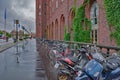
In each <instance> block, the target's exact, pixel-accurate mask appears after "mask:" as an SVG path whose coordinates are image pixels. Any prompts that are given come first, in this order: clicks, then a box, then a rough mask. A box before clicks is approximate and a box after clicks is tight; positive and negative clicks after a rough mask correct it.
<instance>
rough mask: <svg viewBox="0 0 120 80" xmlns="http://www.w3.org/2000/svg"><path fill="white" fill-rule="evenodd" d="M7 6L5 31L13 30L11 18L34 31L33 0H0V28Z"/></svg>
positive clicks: (2, 26) (2, 24) (2, 27)
mask: <svg viewBox="0 0 120 80" xmlns="http://www.w3.org/2000/svg"><path fill="white" fill-rule="evenodd" d="M5 8H7V31H10V30H13V29H14V25H13V20H14V19H18V20H20V24H21V25H25V26H26V28H27V29H30V28H31V30H32V31H33V32H35V0H9V1H8V0H1V1H0V29H4V9H5Z"/></svg>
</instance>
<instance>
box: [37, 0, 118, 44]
mask: <svg viewBox="0 0 120 80" xmlns="http://www.w3.org/2000/svg"><path fill="white" fill-rule="evenodd" d="M74 1H75V0H36V37H42V38H47V39H54V40H63V39H64V28H65V27H66V28H67V32H68V33H70V36H71V40H73V29H72V22H73V18H74V16H75V13H74V12H73V10H72V7H73V5H74ZM83 2H84V0H76V3H75V4H76V7H79V6H80V5H81V4H83ZM85 15H86V17H87V18H88V19H89V20H91V22H92V31H91V35H90V36H91V38H92V42H93V43H97V44H101V45H108V46H109V45H110V46H115V45H116V44H115V41H114V40H111V39H110V33H111V30H110V29H109V26H108V23H107V19H106V14H105V8H104V0H90V4H89V5H87V6H86V7H85Z"/></svg>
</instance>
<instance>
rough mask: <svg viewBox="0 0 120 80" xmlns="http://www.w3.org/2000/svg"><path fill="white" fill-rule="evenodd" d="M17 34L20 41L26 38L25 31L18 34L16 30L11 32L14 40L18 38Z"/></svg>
mask: <svg viewBox="0 0 120 80" xmlns="http://www.w3.org/2000/svg"><path fill="white" fill-rule="evenodd" d="M17 34H18V38H19V39H23V38H24V31H23V30H20V31H19V32H18V33H17V32H16V30H12V31H11V35H12V37H13V38H16V36H17Z"/></svg>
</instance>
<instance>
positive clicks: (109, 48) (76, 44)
mask: <svg viewBox="0 0 120 80" xmlns="http://www.w3.org/2000/svg"><path fill="white" fill-rule="evenodd" d="M50 41H53V42H57V43H58V42H59V43H67V44H69V47H70V48H74V49H77V48H79V47H80V46H86V45H89V46H94V45H96V47H98V48H99V49H100V51H101V52H102V53H106V55H109V54H111V53H113V52H119V50H120V47H117V46H105V45H97V44H91V43H83V42H74V41H62V40H50Z"/></svg>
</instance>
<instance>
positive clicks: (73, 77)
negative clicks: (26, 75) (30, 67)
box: [41, 40, 120, 80]
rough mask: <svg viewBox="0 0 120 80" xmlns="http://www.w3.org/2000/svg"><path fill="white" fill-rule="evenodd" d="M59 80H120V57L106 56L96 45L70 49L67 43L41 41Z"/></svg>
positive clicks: (114, 54) (114, 55) (115, 54)
mask: <svg viewBox="0 0 120 80" xmlns="http://www.w3.org/2000/svg"><path fill="white" fill-rule="evenodd" d="M41 41H42V42H43V43H44V45H45V46H46V47H47V48H48V49H49V52H48V54H47V55H48V57H49V59H50V61H51V65H52V66H53V67H54V69H55V70H56V71H57V79H58V80H120V56H119V55H118V53H113V54H111V55H109V56H104V54H103V53H102V52H100V51H99V49H98V47H96V45H93V46H91V45H82V46H79V48H76V49H75V48H74V49H73V48H70V45H69V44H67V43H60V42H59V41H58V42H57V41H49V40H44V41H43V40H41Z"/></svg>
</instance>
